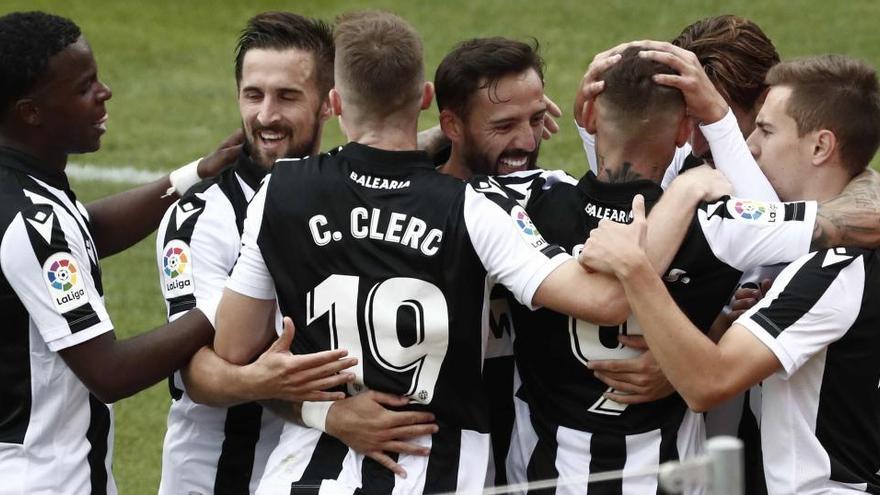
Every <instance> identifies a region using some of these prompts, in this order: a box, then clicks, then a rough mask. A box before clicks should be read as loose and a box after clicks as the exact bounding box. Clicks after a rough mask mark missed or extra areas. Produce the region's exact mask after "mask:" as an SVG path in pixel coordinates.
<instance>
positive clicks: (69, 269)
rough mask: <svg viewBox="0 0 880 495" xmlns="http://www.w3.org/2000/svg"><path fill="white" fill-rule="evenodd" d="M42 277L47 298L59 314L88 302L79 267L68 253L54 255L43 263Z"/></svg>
mask: <svg viewBox="0 0 880 495" xmlns="http://www.w3.org/2000/svg"><path fill="white" fill-rule="evenodd" d="M43 277H44V280H45V281H46V287H47V288H48V289H49V297H51V298H52V302H53V303H54V304H55V308H56V309H58V312H59V313H66V312H68V311H70V310H72V309H76V308H78V307H80V306H82V305H83V304H85V303H87V302H89V298H88V296H87V295H86V289H85V287H84V286H83V283H82V276H81V275H80V273H79V267H78V266H77V264H76V261H75V260H74V259H73V255H71V254H70V253H55V254H53V255H52V256H49V258H48V259H47V260H46V262H45V263H43Z"/></svg>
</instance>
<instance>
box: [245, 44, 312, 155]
mask: <svg viewBox="0 0 880 495" xmlns="http://www.w3.org/2000/svg"><path fill="white" fill-rule="evenodd" d="M238 107H239V111H240V112H241V120H242V126H243V127H244V133H245V137H246V139H247V143H248V147H249V149H250V152H251V158H252V159H253V160H254V162H256V163H258V164H259V165H260V166H262V167H264V168H266V169H269V168H271V167H272V164H274V163H275V160H278V159H279V158H293V157H303V156H306V155H310V154H312V153H315V152H317V151H318V148H319V146H320V135H321V128H322V124H323V122H324V120H325V119H326V118H327V116H328V115H329V106H328V103H327V98H326V95H324V94H321V92H320V91H319V90H318V86H317V81H316V68H315V60H314V56H313V55H312V54H311V53H310V52H307V51H304V50H300V49H296V48H290V49H285V50H272V49H261V48H254V49H251V50H248V52H247V53H245V55H244V61H243V63H242V73H241V81H239V90H238Z"/></svg>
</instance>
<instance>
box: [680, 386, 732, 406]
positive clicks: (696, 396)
mask: <svg viewBox="0 0 880 495" xmlns="http://www.w3.org/2000/svg"><path fill="white" fill-rule="evenodd" d="M716 383H717V382H716ZM679 394H680V395H681V396H682V398H683V399H684V401H685V403H687V406H688V409H690V410H691V411H694V412H699V413H703V412H706V411H709V410H710V409H713V408H715V407H716V406H718V405H719V404H721V403H722V402H724V401H725V400H727V399H728V398H730V396H731V394H729V393H727V392H726V391H725V390H724V389H723V388H722V387H720V386H717V385H713V384H712V383H711V382H709V381H707V382H706V383H703V384H701V385H700V386H699V387H698V388H696V389H695V390H692V391H679Z"/></svg>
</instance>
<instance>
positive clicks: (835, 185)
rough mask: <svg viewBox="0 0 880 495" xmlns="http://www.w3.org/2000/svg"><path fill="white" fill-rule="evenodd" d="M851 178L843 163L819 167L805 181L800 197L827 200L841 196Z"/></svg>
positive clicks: (820, 200)
mask: <svg viewBox="0 0 880 495" xmlns="http://www.w3.org/2000/svg"><path fill="white" fill-rule="evenodd" d="M851 179H852V177H851V176H850V175H849V173H848V172H847V171H846V169H845V168H844V167H843V165H841V164H836V165H832V166H828V165H826V166H823V167H819V168H818V169H816V170H815V172H814V173H813V175H812V176H811V177H809V178H808V180H805V181H804V188H803V190H802V191H801V194H800V197H801V198H802V199H805V200H815V201H819V202H822V201H827V200H829V199H832V198H835V197H837V196H839V195H840V193H841V192H843V189H844V188H845V187H846V185H847V184H849V181H850V180H851ZM789 201H792V200H789Z"/></svg>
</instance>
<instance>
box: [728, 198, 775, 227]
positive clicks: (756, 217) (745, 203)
mask: <svg viewBox="0 0 880 495" xmlns="http://www.w3.org/2000/svg"><path fill="white" fill-rule="evenodd" d="M778 210H779V205H777V204H776V203H764V202H763V201H752V200H748V199H731V200H729V201H728V202H727V211H728V212H729V213H730V214H731V215H732V216H733V218H737V219H741V220H747V221H752V222H760V223H767V224H769V223H776V220H777V217H778Z"/></svg>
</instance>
